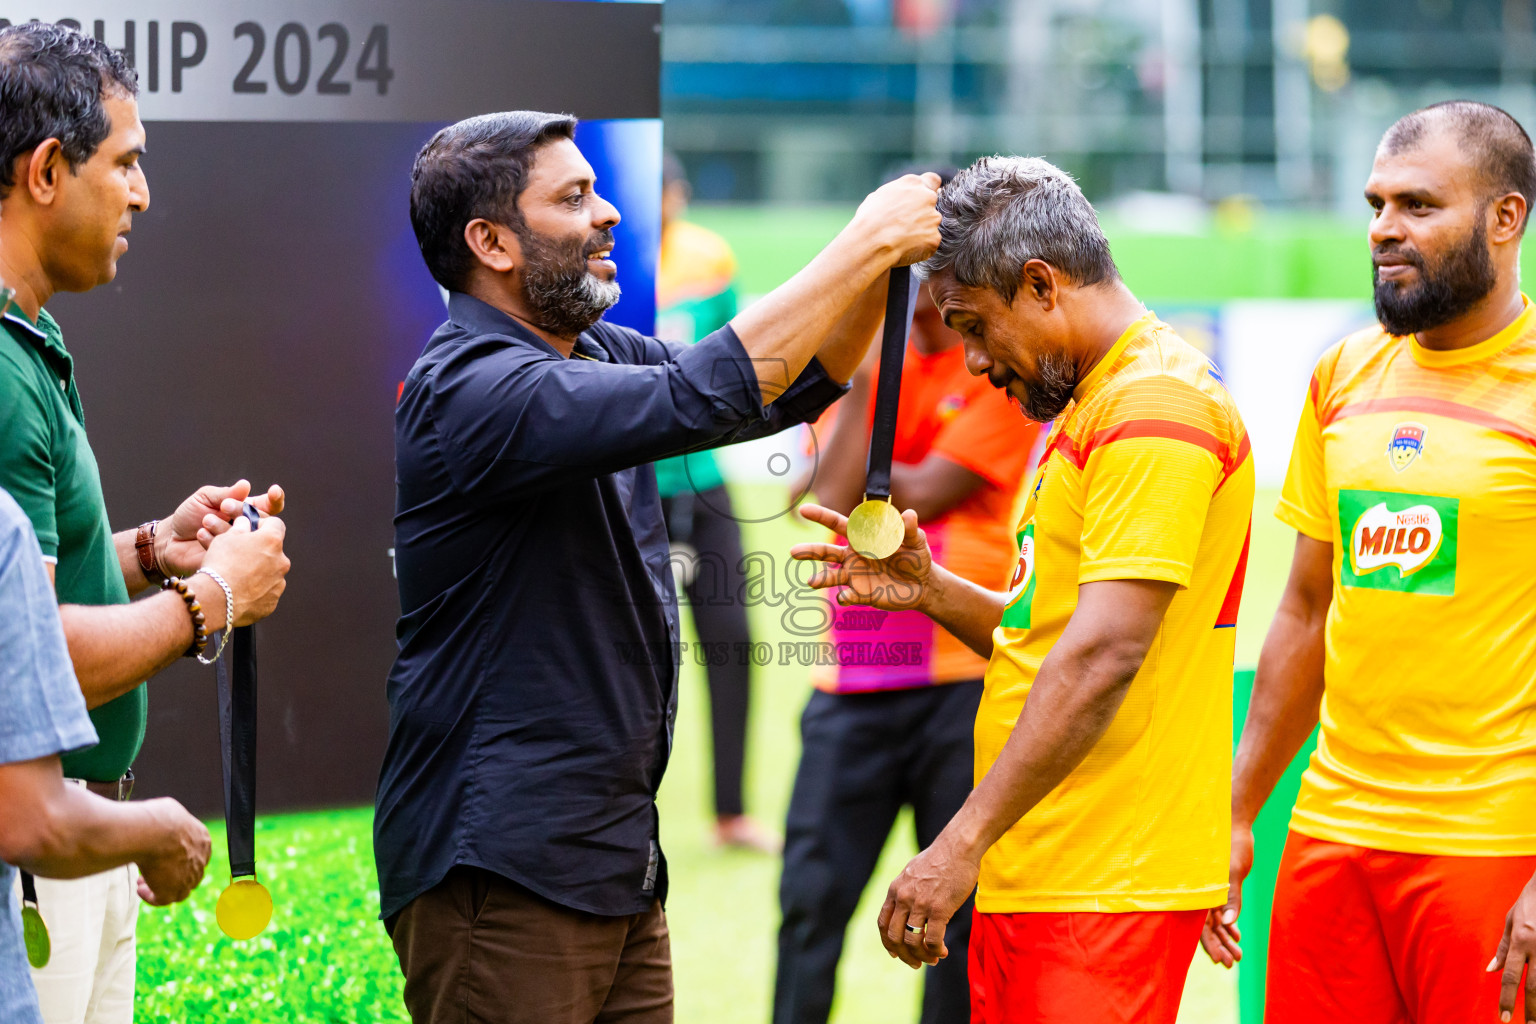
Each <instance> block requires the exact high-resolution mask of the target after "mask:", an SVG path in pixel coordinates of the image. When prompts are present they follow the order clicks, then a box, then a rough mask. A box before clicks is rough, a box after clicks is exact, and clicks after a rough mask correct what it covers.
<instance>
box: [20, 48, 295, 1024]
mask: <svg viewBox="0 0 1536 1024" xmlns="http://www.w3.org/2000/svg"><path fill="white" fill-rule="evenodd" d="M137 88H138V86H137V82H136V79H135V78H134V74H133V69H132V68H130V67H129V66H128V65H127V64H126V63H125V62H124V60H123V58H122V56H121V55H120V54H119V53H118V52H117V51H115V50H112V49H110V48H108V47H107V46H105V45H104V44H102V43H99V42H97V41H96V40H94V39H92V38H90V37H89V36H85V35H82V34H80V33H79V32H76V31H74V30H73V29H69V28H65V27H63V26H60V25H48V24H42V23H38V22H34V23H29V24H25V25H16V26H13V27H11V28H7V29H5V30H4V31H0V277H4V279H5V282H6V284H8V285H9V286H11V287H12V288H14V289H15V293H16V294H15V302H14V305H13V306H12V307H10V309H9V310H7V311H6V312H5V313H4V315H3V322H0V439H3V441H4V443H3V444H0V487H4V488H5V489H6V490H8V491H9V492H10V493H11V496H12V497H13V498H15V499H16V503H17V504H18V505H20V506H21V508H22V511H24V512H25V513H26V514H27V518H28V519H29V520H30V521H31V523H32V528H33V530H34V531H35V532H36V534H37V538H38V542H39V545H40V547H41V549H42V557H43V559H44V561H46V562H47V564H48V573H49V578H50V579H51V580H52V581H53V583H54V587H55V591H56V593H57V596H58V600H59V604H60V609H59V615H60V617H61V618H62V620H63V623H64V636H65V638H66V639H67V640H68V642H69V655H70V659H71V661H72V662H73V666H74V671H75V676H76V678H77V679H78V681H79V684H80V689H81V691H82V692H83V693H84V695H85V704H86V707H88V708H89V709H90V715H91V721H92V723H93V724H94V725H95V728H96V734H97V736H98V737H99V738H100V741H101V742H100V743H98V744H97V745H96V746H94V747H91V748H90V749H88V750H80V751H75V752H73V753H70V754H67V755H65V757H64V759H63V765H64V767H63V771H64V774H65V775H66V776H68V777H69V778H71V779H74V780H76V781H77V782H79V783H80V784H81V785H84V786H85V787H86V788H88V789H90V790H92V791H93V792H96V793H97V794H98V795H103V796H110V797H111V798H112V799H125V798H126V797H127V796H128V794H129V791H130V790H131V788H132V773H131V771H130V766H131V765H132V764H133V759H134V758H135V757H137V756H138V752H139V746H140V744H141V743H142V742H143V740H144V725H145V718H146V706H147V700H148V698H147V696H146V694H145V687H144V685H143V681H144V680H145V679H147V678H149V677H150V676H153V675H155V674H156V673H158V672H160V671H161V670H162V669H164V668H166V667H167V666H169V665H171V664H172V663H173V662H175V661H176V660H177V659H178V658H180V657H182V656H183V655H184V654H187V653H191V652H192V648H191V645H192V642H193V620H192V617H191V615H189V614H188V611H189V609H188V605H186V604H184V603H183V601H182V599H181V598H180V596H178V595H177V594H176V593H175V592H166V593H160V594H154V595H152V596H150V597H147V598H145V599H144V600H141V601H135V602H133V603H132V604H130V603H129V599H130V598H131V597H132V596H133V595H134V594H137V593H140V592H142V591H145V590H148V589H150V588H151V587H154V586H156V585H157V583H158V581H159V580H161V579H164V577H165V576H166V575H175V576H183V577H187V581H188V584H189V585H190V586H191V588H192V592H193V593H194V594H195V595H196V597H197V599H198V601H199V602H200V603H201V605H202V610H203V614H204V616H205V617H206V625H207V628H208V629H209V631H212V630H215V629H222V628H223V627H224V625H225V624H226V616H227V612H228V603H229V602H230V601H232V603H233V605H234V618H235V624H236V625H245V624H248V623H251V622H255V621H256V620H257V619H260V618H263V617H265V616H267V615H269V614H271V612H272V610H273V609H274V608H275V607H276V606H277V601H278V598H279V596H280V595H281V594H282V591H283V586H284V577H285V575H286V573H287V571H288V559H287V557H286V556H285V555H284V554H283V536H284V526H283V523H282V521H281V520H277V519H272V520H269V521H266V522H264V523H263V524H262V527H261V529H259V530H257V531H256V532H255V533H252V532H251V530H250V527H249V526H248V525H247V524H246V522H245V520H244V519H243V518H242V517H240V516H239V512H240V502H241V500H243V499H244V498H246V497H247V496H248V495H249V493H250V485H249V484H248V483H246V482H245V481H240V482H239V483H237V484H235V485H234V486H233V487H204V488H202V489H200V490H199V491H198V492H197V493H196V494H194V495H192V496H191V497H190V498H188V499H187V500H186V501H184V502H182V503H181V505H180V507H178V508H177V509H176V511H175V512H174V513H173V514H172V515H171V516H170V517H169V518H167V519H165V520H155V521H152V522H149V523H145V524H143V525H142V526H141V527H139V528H138V529H136V530H134V529H129V530H124V531H121V532H119V533H116V534H114V533H112V529H111V526H110V525H109V521H108V518H107V509H106V503H105V500H104V499H103V497H102V493H101V478H100V476H99V475H98V472H97V468H96V457H95V455H94V454H93V453H92V451H91V446H90V442H89V440H88V439H87V437H86V432H85V413H84V409H83V407H82V405H81V402H80V392H79V390H78V389H77V388H76V385H75V373H74V360H73V358H72V357H71V356H70V354H69V351H68V350H67V349H66V348H65V347H64V337H63V334H62V332H61V331H60V329H59V325H58V323H57V322H56V321H55V320H54V319H53V317H51V316H50V315H49V314H48V312H47V310H46V309H44V308H43V307H44V305H45V304H46V303H47V302H48V301H49V300H50V299H51V298H52V297H53V296H54V294H55V293H57V292H61V291H69V292H83V291H89V290H90V289H92V288H95V287H97V286H98V285H102V284H106V283H107V282H109V281H111V280H112V279H113V277H114V276H115V275H116V273H117V261H118V259H119V258H120V257H121V256H122V255H123V253H124V252H125V251H127V248H128V240H127V237H126V236H127V234H128V232H129V230H130V228H131V227H132V224H133V215H134V214H135V213H141V212H143V211H144V210H145V209H146V208H148V206H149V185H148V183H147V182H146V181H145V178H144V171H143V170H142V168H140V166H139V156H140V154H142V153H143V152H144V143H145V136H144V126H143V125H142V124H140V123H139V114H138V103H137V101H136V100H135V99H134V96H135V94H136V92H137ZM167 315H168V316H174V315H175V314H174V311H168V313H167ZM100 341H101V342H102V343H110V341H111V339H100ZM157 371H158V374H159V375H158V376H157V378H156V379H157V380H160V381H162V382H166V383H170V384H172V386H174V384H173V382H172V377H173V374H174V371H173V369H172V368H165V367H161V368H157ZM240 411H241V410H232V412H240ZM189 429H193V430H195V429H196V424H190V425H189ZM178 440H179V439H178ZM144 443H145V444H153V443H155V442H154V441H153V440H152V439H145V441H144ZM255 503H256V504H257V506H258V507H259V508H260V509H261V510H262V511H263V512H271V513H276V512H280V511H281V510H282V505H283V492H282V490H281V488H277V487H273V488H272V489H271V490H270V491H269V492H268V493H267V494H266V495H263V496H261V497H258V498H256V499H255ZM235 518H240V524H239V526H237V527H234V528H233V529H232V528H231V526H230V520H231V519H235ZM205 549H206V550H205ZM220 579H222V580H223V581H224V584H227V585H228V587H229V593H230V594H232V595H233V596H232V598H227V597H226V592H225V589H224V585H221V584H220V582H219V580H220ZM37 893H38V901H39V905H40V910H41V912H42V916H43V919H44V920H45V921H46V922H47V925H48V929H49V932H50V934H51V937H52V941H53V957H52V959H51V960H50V961H49V963H48V966H47V967H45V968H43V969H42V970H39V971H34V972H33V981H34V982H35V984H36V986H37V992H38V999H39V1001H40V1003H41V1004H42V1009H43V1018H44V1019H45V1020H46V1021H47V1022H48V1024H81V1022H84V1021H87V1020H88V1021H90V1022H91V1024H127V1022H129V1021H131V1020H132V1019H133V986H134V965H135V957H136V953H135V948H136V947H135V939H134V934H135V933H134V928H135V923H136V921H137V920H138V903H139V894H138V892H137V886H136V875H135V872H134V869H133V867H132V865H128V866H126V867H118V868H114V869H112V870H111V871H106V872H104V873H102V874H97V875H92V876H89V877H86V878H79V879H73V880H70V881H53V880H46V879H39V880H38V882H37Z"/></svg>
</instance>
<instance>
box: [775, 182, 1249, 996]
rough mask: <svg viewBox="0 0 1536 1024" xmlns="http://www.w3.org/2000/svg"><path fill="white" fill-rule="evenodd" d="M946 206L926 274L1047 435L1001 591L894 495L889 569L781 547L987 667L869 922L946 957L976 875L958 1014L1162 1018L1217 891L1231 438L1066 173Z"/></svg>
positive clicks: (1227, 687) (841, 555)
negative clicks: (968, 716) (963, 573)
mask: <svg viewBox="0 0 1536 1024" xmlns="http://www.w3.org/2000/svg"><path fill="white" fill-rule="evenodd" d="M939 211H940V213H941V214H942V215H943V224H942V227H941V236H942V240H941V242H940V246H939V250H938V252H937V253H936V254H935V255H934V256H933V257H932V258H931V259H930V260H929V261H928V262H927V263H925V264H924V265H923V266H924V268H925V269H926V271H927V272H928V284H929V288H930V291H931V293H932V295H933V300H934V302H935V304H937V305H938V307H939V311H940V313H941V314H943V316H944V320H945V322H946V323H947V324H949V325H950V326H951V327H953V328H954V329H955V330H957V331H959V332H960V335H961V338H962V339H963V342H964V345H965V356H966V365H967V367H968V368H969V369H970V371H971V372H972V373H973V374H981V373H985V374H987V376H988V377H989V378H990V379H991V381H992V383H993V384H994V385H995V386H997V387H999V388H1005V389H1006V390H1007V392H1008V394H1009V396H1010V397H1011V398H1013V399H1014V400H1015V401H1016V402H1017V403H1018V404H1019V406H1020V407H1021V408H1022V410H1023V412H1024V414H1025V415H1026V416H1028V417H1029V418H1030V419H1033V420H1037V421H1042V422H1043V421H1045V420H1054V421H1055V425H1054V427H1053V428H1052V431H1051V435H1050V439H1049V440H1048V441H1047V443H1046V449H1045V455H1044V456H1043V457H1042V458H1041V461H1040V467H1039V469H1038V470H1037V473H1036V476H1035V478H1034V480H1033V481H1032V482H1031V485H1030V497H1029V498H1028V500H1027V502H1026V504H1025V507H1024V510H1023V519H1022V521H1020V523H1019V524H1018V529H1017V532H1016V534H1015V536H1016V539H1017V540H1018V542H1019V546H1020V556H1019V559H1018V562H1017V567H1016V569H1015V571H1014V574H1013V580H1012V585H1011V587H1010V589H1009V590H1008V592H1006V593H994V592H992V591H988V590H985V589H983V588H981V587H979V586H977V585H976V584H973V583H970V582H968V581H966V580H964V579H962V578H960V577H958V576H956V575H955V574H954V573H952V572H949V571H947V570H945V569H943V568H942V567H940V566H937V565H933V564H931V559H930V555H929V549H928V545H927V542H926V539H925V538H924V537H923V536H922V534H921V532H920V531H919V530H918V527H917V514H916V513H915V512H912V511H910V510H909V511H907V512H906V513H905V518H906V524H907V531H906V538H905V543H904V546H903V548H902V550H900V551H898V552H897V553H896V554H895V555H894V556H892V557H891V558H889V559H886V560H884V561H883V562H869V561H866V560H864V559H863V558H861V557H860V556H858V555H857V554H855V553H854V552H852V551H851V550H850V549H848V548H846V547H841V546H837V545H831V544H807V545H801V546H799V547H797V548H795V549H794V550H793V551H792V552H791V553H792V554H793V555H794V557H796V558H809V559H819V560H823V561H827V562H831V563H835V564H833V565H832V566H830V567H829V568H827V569H825V570H823V571H822V572H820V573H818V574H817V575H816V576H815V577H813V578H812V579H811V580H810V581H809V583H810V585H811V586H813V587H825V586H843V587H845V588H846V589H845V590H844V591H843V592H842V594H841V596H840V600H841V601H842V603H844V604H850V603H851V604H875V605H878V606H880V607H886V608H903V607H915V608H917V609H919V610H921V611H923V612H925V613H927V614H928V615H929V616H931V617H932V618H933V619H934V621H936V622H937V623H939V624H940V625H941V626H943V627H944V628H946V629H948V630H949V631H950V632H951V633H953V634H954V635H955V636H956V637H957V638H959V639H960V640H961V641H963V642H964V643H966V644H967V645H968V646H970V647H971V648H972V649H973V650H975V651H976V652H977V653H979V654H982V655H985V656H989V657H990V661H989V662H988V664H987V670H986V676H985V680H984V689H983V695H982V699H981V705H980V709H979V710H978V712H977V716H976V732H975V737H976V744H975V745H976V756H975V762H976V764H975V775H976V783H977V784H976V788H975V790H974V791H973V792H972V793H971V795H970V797H969V799H967V800H966V802H965V804H964V806H963V807H962V808H961V809H960V811H959V812H958V813H957V814H956V815H955V817H954V819H953V820H952V821H951V822H950V823H949V825H948V826H947V827H945V829H944V830H943V831H942V832H941V833H940V834H939V836H938V838H936V839H935V840H934V841H933V843H931V844H930V845H929V846H928V848H927V849H925V850H924V851H923V852H922V853H921V854H919V855H918V856H917V857H916V858H915V859H914V860H913V861H912V862H911V863H910V864H909V865H908V866H907V868H906V870H905V871H903V872H902V874H901V876H900V877H899V878H898V879H896V881H895V882H894V883H892V885H891V887H890V890H889V893H888V895H887V898H886V902H885V906H884V908H883V909H882V911H881V914H880V920H879V924H880V928H881V938H882V940H883V941H884V943H885V946H886V949H887V950H888V951H890V953H891V954H892V955H893V956H897V957H900V958H901V959H902V960H903V961H904V962H906V963H907V964H909V965H911V966H913V967H916V966H918V965H920V964H923V963H928V964H932V963H935V962H937V961H938V960H939V959H940V958H941V957H943V956H945V955H947V953H948V948H947V946H946V945H945V929H946V926H947V924H948V922H949V920H950V918H951V916H952V915H953V914H954V912H955V910H956V908H958V907H959V906H960V905H961V904H962V903H963V902H964V901H965V899H966V897H967V896H969V895H970V894H971V891H972V890H973V889H974V890H976V912H975V913H974V914H973V915H972V927H971V936H970V943H969V947H970V948H969V952H970V960H969V972H968V973H969V979H970V987H971V1020H972V1022H973V1024H1110V1022H1114V1024H1120V1022H1123V1021H1135V1022H1136V1024H1173V1022H1174V1020H1175V1019H1176V1017H1177V1016H1178V1008H1179V999H1180V996H1181V995H1182V993H1183V990H1184V978H1185V975H1186V974H1187V973H1188V971H1189V962H1190V958H1191V957H1192V956H1193V955H1194V953H1195V950H1196V948H1197V943H1198V940H1199V935H1200V928H1201V924H1202V922H1203V920H1204V918H1205V912H1206V910H1207V909H1209V908H1211V907H1215V906H1219V905H1220V904H1221V903H1222V902H1223V901H1224V900H1225V899H1226V893H1227V879H1226V871H1225V863H1224V862H1225V860H1226V855H1227V842H1226V833H1227V823H1228V818H1227V803H1228V795H1229V791H1230V790H1229V785H1230V777H1229V774H1228V772H1229V765H1230V763H1231V736H1232V732H1231V729H1232V725H1231V714H1232V634H1233V630H1232V628H1231V627H1232V626H1233V624H1234V623H1235V620H1236V615H1237V599H1238V597H1239V595H1240V594H1241V592H1242V580H1243V566H1244V563H1245V560H1246V557H1247V536H1248V525H1249V519H1250V516H1251V515H1252V511H1253V459H1252V457H1251V455H1250V454H1249V449H1248V435H1247V432H1246V431H1245V430H1244V429H1243V423H1242V419H1241V418H1240V417H1239V416H1238V414H1237V409H1236V406H1235V405H1234V404H1233V402H1232V398H1231V396H1230V395H1229V394H1227V391H1226V388H1225V386H1224V385H1223V384H1222V382H1221V377H1220V374H1219V373H1217V371H1216V368H1215V367H1214V366H1213V365H1212V364H1211V362H1210V360H1209V359H1207V358H1206V357H1205V356H1203V355H1202V354H1200V352H1199V351H1197V350H1196V349H1194V348H1193V347H1192V346H1190V345H1189V344H1187V343H1186V342H1184V341H1183V340H1182V339H1180V338H1179V337H1178V335H1176V334H1175V333H1174V332H1173V330H1172V329H1171V328H1170V327H1169V326H1168V325H1167V324H1165V323H1163V322H1161V321H1160V320H1158V319H1157V317H1156V316H1155V315H1154V314H1151V313H1149V312H1147V310H1146V309H1145V308H1144V307H1143V306H1142V305H1141V303H1140V302H1139V301H1137V299H1136V297H1135V296H1134V295H1133V294H1131V292H1130V290H1129V289H1128V288H1127V287H1126V286H1125V283H1124V282H1123V281H1121V279H1120V275H1119V273H1118V272H1117V271H1116V269H1115V265H1114V261H1113V260H1112V259H1111V258H1110V253H1109V244H1108V242H1107V241H1105V239H1104V235H1103V232H1102V231H1101V230H1100V229H1099V224H1098V219H1097V217H1096V216H1095V214H1094V212H1093V207H1092V206H1090V205H1089V204H1088V201H1087V200H1086V199H1084V198H1083V194H1082V192H1080V191H1079V190H1078V188H1077V186H1076V184H1074V183H1073V181H1072V179H1071V178H1070V177H1068V176H1067V175H1066V174H1064V173H1063V172H1061V171H1060V170H1059V169H1057V168H1055V167H1053V166H1051V165H1050V164H1048V163H1046V162H1045V161H1044V160H1037V159H1021V158H1016V157H1015V158H1004V157H989V158H986V159H983V160H980V161H978V162H977V163H976V165H975V166H973V167H971V168H969V169H968V170H965V171H962V172H960V174H958V175H956V177H955V178H954V180H953V181H951V182H950V183H949V184H948V185H946V186H945V187H944V188H943V190H942V191H941V192H940V194H939ZM804 512H805V515H806V517H807V518H811V519H814V520H815V521H817V522H820V523H822V524H823V525H825V526H828V527H830V528H832V529H833V530H835V531H837V532H844V526H845V520H843V518H842V517H841V516H839V515H837V514H836V513H834V512H831V511H830V510H828V509H823V508H819V507H815V506H808V507H807V508H806V509H805V510H804ZM978 879H979V883H980V885H979V888H978Z"/></svg>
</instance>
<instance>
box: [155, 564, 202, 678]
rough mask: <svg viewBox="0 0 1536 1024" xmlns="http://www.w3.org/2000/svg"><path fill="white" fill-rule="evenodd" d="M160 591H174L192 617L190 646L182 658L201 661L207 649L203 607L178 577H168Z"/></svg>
mask: <svg viewBox="0 0 1536 1024" xmlns="http://www.w3.org/2000/svg"><path fill="white" fill-rule="evenodd" d="M160 589H162V590H174V591H175V592H176V593H177V594H179V595H180V596H181V599H182V600H183V601H185V602H186V603H187V613H188V614H189V615H191V616H192V646H191V647H188V648H187V650H186V653H184V654H183V655H182V657H183V658H191V657H196V658H197V659H198V660H199V661H201V660H202V654H203V651H205V650H207V648H208V619H207V617H206V616H204V615H203V606H202V605H200V604H198V602H197V595H196V594H194V593H192V588H191V587H190V586H188V585H187V581H186V580H184V579H182V578H181V577H180V576H171V577H168V578H167V579H166V581H165V582H164V583H162V584H160Z"/></svg>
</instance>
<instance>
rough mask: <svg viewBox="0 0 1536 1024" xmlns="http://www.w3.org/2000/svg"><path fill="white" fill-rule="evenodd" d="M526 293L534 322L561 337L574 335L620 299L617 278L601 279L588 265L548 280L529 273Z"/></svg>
mask: <svg viewBox="0 0 1536 1024" xmlns="http://www.w3.org/2000/svg"><path fill="white" fill-rule="evenodd" d="M524 293H525V296H526V298H527V301H528V309H529V312H531V313H532V314H533V320H534V323H536V324H538V325H539V326H540V327H542V328H544V329H545V330H546V331H549V332H550V333H551V334H553V335H555V336H556V337H559V338H574V337H575V336H576V335H578V334H580V333H581V332H582V331H584V330H586V329H587V328H588V327H591V326H592V325H593V324H595V323H597V321H598V320H599V319H601V318H602V315H603V314H604V313H606V312H607V311H608V310H609V309H611V308H612V307H613V305H614V303H616V302H618V301H619V295H620V294H621V290H620V288H619V283H618V282H617V281H600V280H598V279H597V278H596V277H594V276H593V275H592V274H591V273H589V272H588V271H587V269H586V267H582V268H581V270H580V271H579V272H575V273H566V274H563V275H560V276H558V277H551V278H545V279H539V278H536V277H535V275H533V274H531V273H530V274H528V275H526V276H525V278H524Z"/></svg>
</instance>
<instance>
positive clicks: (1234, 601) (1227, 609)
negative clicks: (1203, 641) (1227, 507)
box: [1216, 515, 1253, 629]
mask: <svg viewBox="0 0 1536 1024" xmlns="http://www.w3.org/2000/svg"><path fill="white" fill-rule="evenodd" d="M1252 540H1253V517H1252V516H1251V515H1250V516H1249V517H1248V534H1247V536H1245V537H1244V538H1243V553H1242V554H1240V555H1238V556H1237V568H1236V569H1234V570H1233V571H1232V582H1231V583H1229V584H1227V596H1226V597H1225V598H1223V599H1222V602H1221V611H1219V612H1217V613H1216V628H1217V629H1222V628H1224V627H1228V626H1235V625H1237V608H1238V605H1240V604H1242V603H1243V580H1244V579H1246V578H1247V576H1248V544H1249V542H1250V541H1252Z"/></svg>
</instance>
